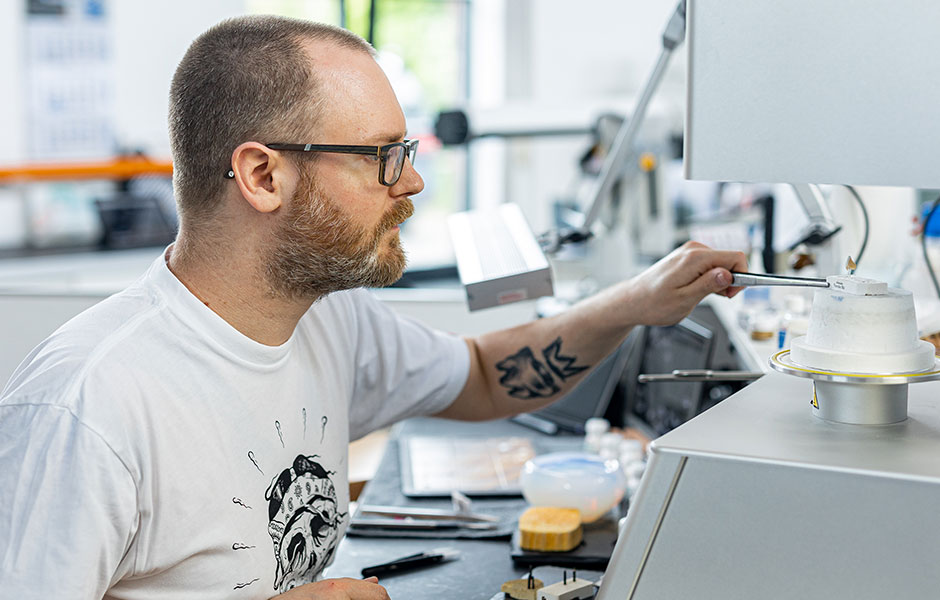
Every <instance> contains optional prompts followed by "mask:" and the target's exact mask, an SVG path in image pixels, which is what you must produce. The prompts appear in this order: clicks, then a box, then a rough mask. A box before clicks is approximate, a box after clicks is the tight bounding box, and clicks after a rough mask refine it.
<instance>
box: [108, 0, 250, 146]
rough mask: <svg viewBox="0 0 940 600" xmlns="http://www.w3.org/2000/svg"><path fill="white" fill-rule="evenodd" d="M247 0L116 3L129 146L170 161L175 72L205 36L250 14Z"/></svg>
mask: <svg viewBox="0 0 940 600" xmlns="http://www.w3.org/2000/svg"><path fill="white" fill-rule="evenodd" d="M244 6H245V1H244V0H200V1H198V2H192V1H184V0H163V1H161V2H128V1H126V0H111V2H110V9H111V18H112V24H113V27H114V46H115V48H116V50H117V51H116V52H115V55H116V56H115V68H116V72H117V77H118V82H119V85H118V86H117V92H116V98H115V104H116V108H117V112H116V114H115V130H116V131H117V134H118V140H119V143H120V144H121V145H123V146H125V147H130V148H137V147H141V148H144V149H145V150H147V151H148V152H149V153H151V154H153V155H155V156H161V157H166V158H169V156H170V145H169V138H168V137H167V130H166V116H167V98H168V95H169V91H170V81H171V80H172V78H173V71H175V70H176V65H177V64H178V63H179V61H180V59H181V58H183V54H184V53H185V52H186V48H188V47H189V44H190V43H191V42H192V41H193V39H195V38H196V36H198V35H199V34H200V33H202V32H203V31H205V30H206V29H208V28H209V27H210V26H211V25H213V24H215V23H216V22H218V21H220V20H222V19H223V18H225V17H230V16H235V15H239V14H242V13H243V12H244Z"/></svg>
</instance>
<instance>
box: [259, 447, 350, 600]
mask: <svg viewBox="0 0 940 600" xmlns="http://www.w3.org/2000/svg"><path fill="white" fill-rule="evenodd" d="M316 458H318V455H316V454H314V455H311V456H303V455H297V457H296V458H294V462H293V464H292V465H291V466H290V467H288V468H286V469H284V470H283V471H281V473H280V474H279V475H278V476H276V477H275V478H274V480H273V481H272V482H271V486H270V487H269V488H268V490H267V492H265V497H264V498H265V500H267V501H268V519H269V522H268V533H269V534H270V535H271V540H272V541H273V543H274V556H275V560H276V562H277V567H276V569H277V570H276V573H275V577H274V589H275V590H277V591H278V592H280V593H283V592H286V591H287V590H289V589H292V588H294V587H296V586H298V585H302V584H304V583H310V582H312V581H313V580H314V578H315V577H316V575H317V574H318V573H319V572H320V571H321V570H322V569H323V568H324V567H325V566H326V565H327V563H328V562H329V561H330V559H331V558H332V556H333V553H334V552H336V546H337V545H338V544H339V539H338V538H339V527H340V523H341V522H342V520H343V518H344V517H345V516H346V514H345V513H339V512H338V509H337V500H336V488H335V487H334V485H333V480H332V478H331V475H333V474H334V471H327V470H326V469H324V468H323V467H322V466H321V465H320V463H319V462H317V461H316V460H314V459H316Z"/></svg>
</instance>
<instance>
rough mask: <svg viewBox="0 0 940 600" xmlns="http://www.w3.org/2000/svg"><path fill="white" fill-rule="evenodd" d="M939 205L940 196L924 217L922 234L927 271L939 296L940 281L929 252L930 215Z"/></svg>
mask: <svg viewBox="0 0 940 600" xmlns="http://www.w3.org/2000/svg"><path fill="white" fill-rule="evenodd" d="M937 206H940V196H938V197H937V199H936V200H934V201H933V206H931V207H930V212H928V213H927V217H926V218H925V219H924V230H923V232H921V234H920V250H921V252H923V253H924V263H925V264H926V265H927V272H928V273H930V280H931V281H933V289H935V290H937V296H940V283H937V275H936V274H935V273H934V272H933V265H932V264H930V256H929V255H928V254H927V225H929V224H930V217H932V216H933V214H934V213H935V212H937Z"/></svg>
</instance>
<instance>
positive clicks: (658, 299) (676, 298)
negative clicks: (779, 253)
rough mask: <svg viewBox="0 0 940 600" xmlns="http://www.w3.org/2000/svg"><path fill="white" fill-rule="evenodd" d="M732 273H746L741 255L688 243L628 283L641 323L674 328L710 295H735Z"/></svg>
mask: <svg viewBox="0 0 940 600" xmlns="http://www.w3.org/2000/svg"><path fill="white" fill-rule="evenodd" d="M731 271H747V258H746V257H745V256H744V254H743V253H742V252H733V251H728V250H712V249H710V248H708V247H706V246H703V245H702V244H699V243H697V242H686V243H685V244H683V245H682V246H681V247H679V248H677V249H676V250H674V251H672V252H671V253H670V254H669V255H667V256H666V257H664V258H663V259H662V260H660V261H659V262H657V263H656V264H654V265H653V266H651V267H650V268H648V269H647V270H645V271H643V272H642V273H640V274H639V275H637V276H636V277H635V278H633V279H632V280H631V281H630V282H629V283H628V285H629V287H630V299H631V302H632V303H633V308H634V310H636V311H637V312H636V316H637V318H638V321H639V323H641V324H643V325H673V324H675V323H677V322H679V321H680V320H682V318H683V317H685V316H686V315H688V314H689V313H690V312H691V311H692V309H693V308H695V305H696V304H698V303H699V302H700V301H701V300H702V299H703V298H704V297H705V296H707V295H708V294H711V293H716V294H722V295H724V296H728V297H729V298H730V297H732V296H734V295H735V294H737V293H738V292H739V291H741V289H742V288H732V287H730V285H731Z"/></svg>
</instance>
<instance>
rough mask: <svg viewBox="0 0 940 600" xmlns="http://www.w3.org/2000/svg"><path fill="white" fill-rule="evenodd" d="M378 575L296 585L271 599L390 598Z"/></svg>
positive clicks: (355, 599) (348, 599) (337, 599)
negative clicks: (380, 583)
mask: <svg viewBox="0 0 940 600" xmlns="http://www.w3.org/2000/svg"><path fill="white" fill-rule="evenodd" d="M378 582H379V579H378V577H369V578H368V579H352V578H349V577H343V578H341V579H324V580H322V581H316V582H314V583H308V584H306V585H302V586H300V587H295V588H294V589H292V590H291V591H289V592H285V593H283V594H281V595H279V596H274V597H273V598H272V599H271V600H389V597H388V592H386V591H385V588H384V587H382V586H380V585H379V583H378Z"/></svg>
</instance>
